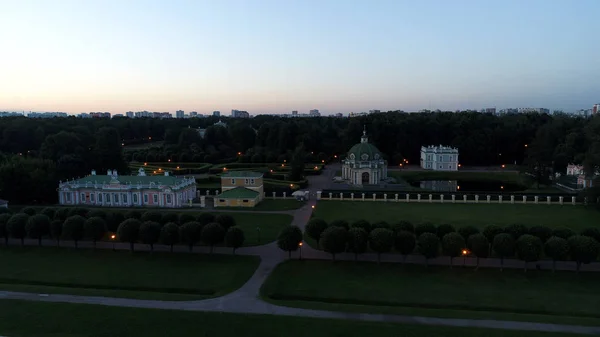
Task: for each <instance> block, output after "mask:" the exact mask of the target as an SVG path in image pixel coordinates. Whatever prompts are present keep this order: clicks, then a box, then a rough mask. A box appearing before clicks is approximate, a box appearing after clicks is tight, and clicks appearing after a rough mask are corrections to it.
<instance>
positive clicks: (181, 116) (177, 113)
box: [175, 110, 185, 118]
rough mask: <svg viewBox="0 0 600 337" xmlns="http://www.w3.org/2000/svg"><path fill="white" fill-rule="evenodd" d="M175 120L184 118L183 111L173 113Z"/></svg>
mask: <svg viewBox="0 0 600 337" xmlns="http://www.w3.org/2000/svg"><path fill="white" fill-rule="evenodd" d="M175 118H185V111H183V110H177V111H175Z"/></svg>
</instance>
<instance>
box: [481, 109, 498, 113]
mask: <svg viewBox="0 0 600 337" xmlns="http://www.w3.org/2000/svg"><path fill="white" fill-rule="evenodd" d="M483 112H484V113H486V114H496V108H486V109H485V110H484V111H483Z"/></svg>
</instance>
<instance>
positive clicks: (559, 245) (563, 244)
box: [544, 236, 569, 272]
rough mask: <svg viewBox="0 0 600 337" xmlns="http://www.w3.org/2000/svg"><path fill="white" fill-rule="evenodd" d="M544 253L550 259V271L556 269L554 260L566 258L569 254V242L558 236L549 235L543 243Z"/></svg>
mask: <svg viewBox="0 0 600 337" xmlns="http://www.w3.org/2000/svg"><path fill="white" fill-rule="evenodd" d="M544 253H545V254H546V256H548V257H550V258H551V259H552V271H553V272H554V271H555V270H556V261H557V260H563V259H566V258H567V256H568V255H569V243H568V242H567V240H565V239H563V238H560V237H558V236H552V237H550V238H549V239H548V240H547V241H546V243H545V244H544Z"/></svg>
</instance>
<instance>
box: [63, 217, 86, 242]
mask: <svg viewBox="0 0 600 337" xmlns="http://www.w3.org/2000/svg"><path fill="white" fill-rule="evenodd" d="M84 225H85V218H84V217H82V216H81V215H72V216H70V217H68V218H67V219H66V220H65V222H64V223H63V228H62V236H63V237H64V238H65V239H67V240H73V242H74V243H75V248H77V242H78V241H79V240H81V239H82V238H83V226H84Z"/></svg>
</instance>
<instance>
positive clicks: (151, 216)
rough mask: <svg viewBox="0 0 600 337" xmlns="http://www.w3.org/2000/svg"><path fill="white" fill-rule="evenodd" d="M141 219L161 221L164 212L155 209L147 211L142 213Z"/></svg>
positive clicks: (144, 220) (143, 220)
mask: <svg viewBox="0 0 600 337" xmlns="http://www.w3.org/2000/svg"><path fill="white" fill-rule="evenodd" d="M140 220H142V222H146V221H154V222H159V223H160V222H161V221H162V214H160V213H159V212H155V211H147V212H144V214H142V217H141V218H140Z"/></svg>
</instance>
